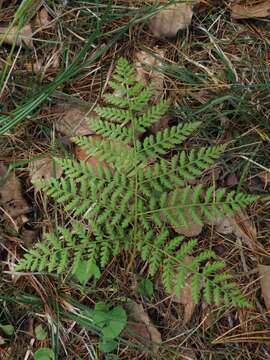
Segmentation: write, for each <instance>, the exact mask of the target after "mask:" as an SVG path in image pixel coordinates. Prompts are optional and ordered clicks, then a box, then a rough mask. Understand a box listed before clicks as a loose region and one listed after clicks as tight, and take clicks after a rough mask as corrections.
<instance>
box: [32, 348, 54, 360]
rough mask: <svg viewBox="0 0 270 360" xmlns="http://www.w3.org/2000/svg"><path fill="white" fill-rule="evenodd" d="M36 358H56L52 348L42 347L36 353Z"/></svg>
mask: <svg viewBox="0 0 270 360" xmlns="http://www.w3.org/2000/svg"><path fill="white" fill-rule="evenodd" d="M34 359H35V360H54V359H55V357H54V352H53V350H52V349H50V348H46V347H44V348H40V349H38V350H37V351H36V352H35V353H34Z"/></svg>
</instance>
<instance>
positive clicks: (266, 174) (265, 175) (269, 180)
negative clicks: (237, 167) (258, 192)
mask: <svg viewBox="0 0 270 360" xmlns="http://www.w3.org/2000/svg"><path fill="white" fill-rule="evenodd" d="M257 176H258V178H259V179H260V180H261V181H262V182H263V183H264V187H265V188H266V187H267V186H269V184H270V171H263V172H261V173H259V174H258V175H257Z"/></svg>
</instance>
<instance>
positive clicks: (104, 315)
mask: <svg viewBox="0 0 270 360" xmlns="http://www.w3.org/2000/svg"><path fill="white" fill-rule="evenodd" d="M91 316H92V319H93V321H94V323H95V325H97V326H100V327H104V326H105V325H106V323H107V321H109V320H110V318H109V309H108V307H107V305H106V304H105V303H103V302H99V303H97V304H96V305H95V309H94V311H93V313H92V315H91Z"/></svg>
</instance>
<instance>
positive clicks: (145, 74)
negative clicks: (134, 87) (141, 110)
mask: <svg viewBox="0 0 270 360" xmlns="http://www.w3.org/2000/svg"><path fill="white" fill-rule="evenodd" d="M162 57H164V50H162V49H158V48H155V49H153V53H151V54H150V53H149V52H146V51H142V50H140V51H137V52H136V53H135V55H134V60H135V62H134V66H135V70H136V80H137V81H141V82H144V83H145V84H148V85H151V87H152V89H153V92H154V97H155V98H154V101H157V100H159V99H160V96H162V95H163V92H164V73H162V71H159V70H155V67H156V68H157V69H160V68H161V67H162V62H161V61H160V60H159V58H162ZM151 68H153V69H151Z"/></svg>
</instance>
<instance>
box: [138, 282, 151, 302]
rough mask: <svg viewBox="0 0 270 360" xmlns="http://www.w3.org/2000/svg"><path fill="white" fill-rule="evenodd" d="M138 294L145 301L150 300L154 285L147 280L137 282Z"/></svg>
mask: <svg viewBox="0 0 270 360" xmlns="http://www.w3.org/2000/svg"><path fill="white" fill-rule="evenodd" d="M138 290H139V293H140V294H141V295H142V296H144V297H146V298H147V299H151V298H152V296H153V294H154V285H153V283H152V281H151V280H149V279H142V280H141V281H140V282H139V286H138Z"/></svg>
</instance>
